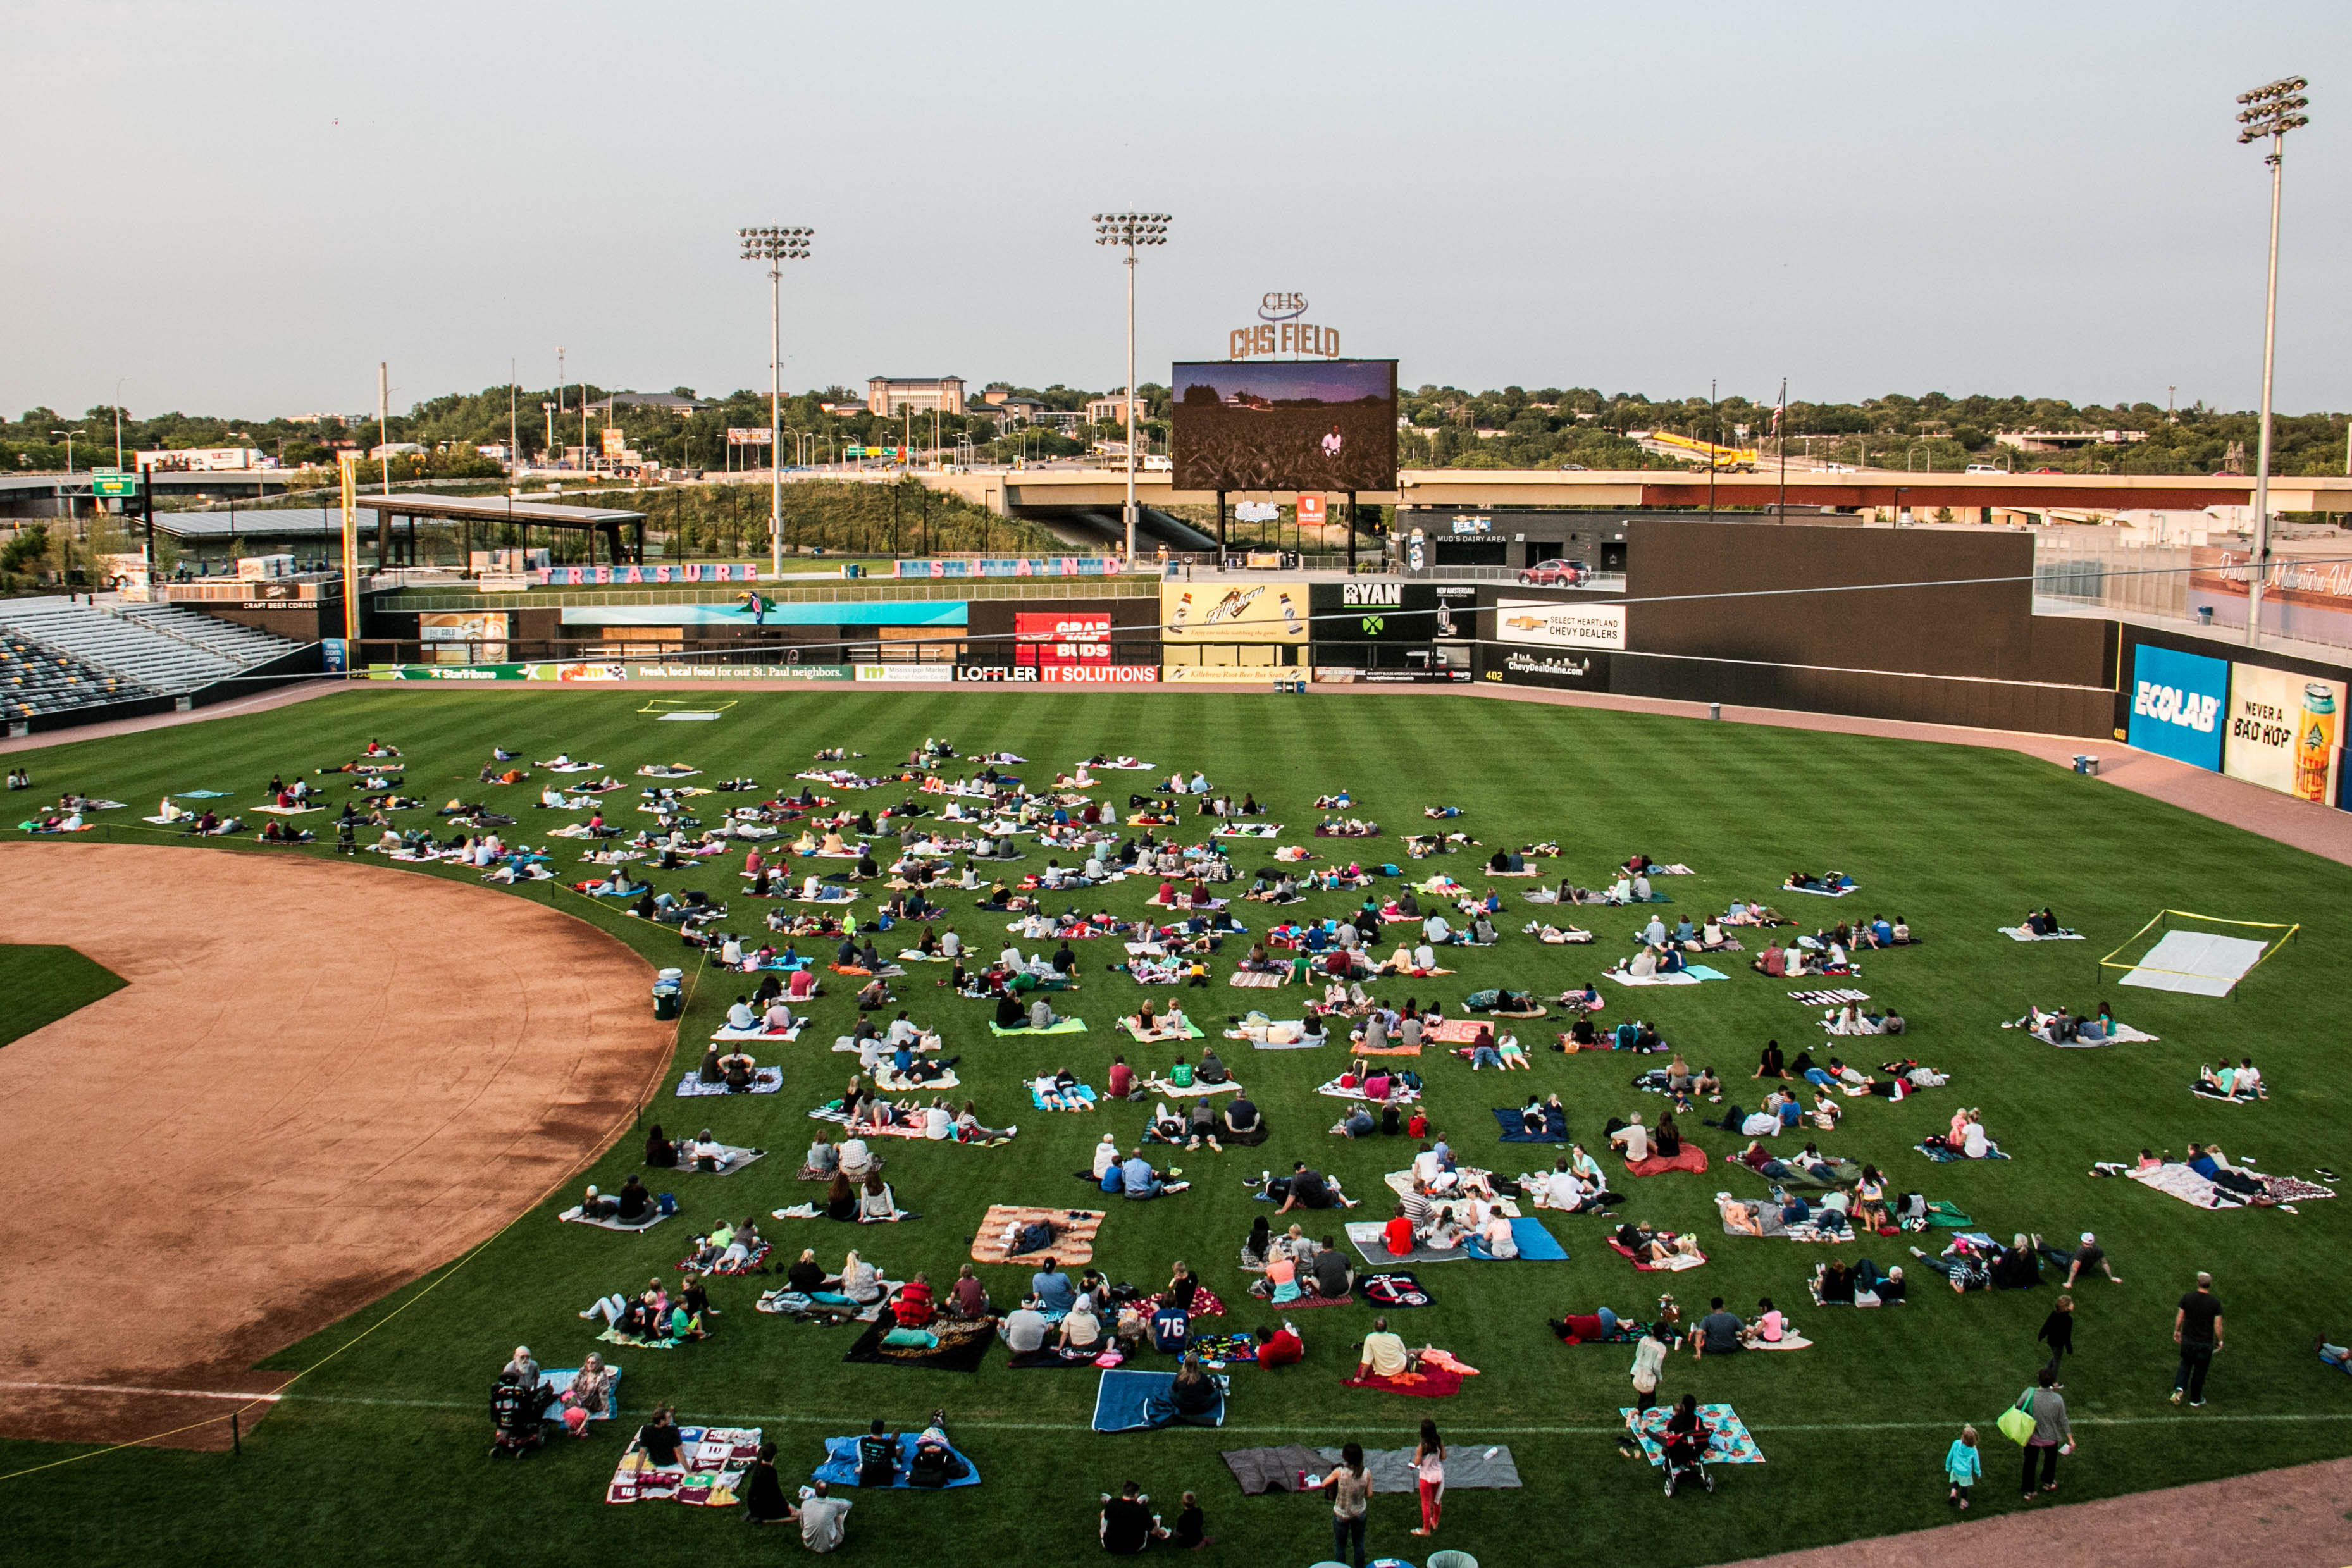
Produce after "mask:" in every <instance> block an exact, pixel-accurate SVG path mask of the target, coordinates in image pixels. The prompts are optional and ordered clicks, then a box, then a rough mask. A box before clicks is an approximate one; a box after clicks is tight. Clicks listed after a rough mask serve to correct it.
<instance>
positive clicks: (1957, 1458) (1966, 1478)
mask: <svg viewBox="0 0 2352 1568" xmlns="http://www.w3.org/2000/svg"><path fill="white" fill-rule="evenodd" d="M1983 1473H1984V1461H1983V1459H1982V1458H1981V1457H1980V1456H1979V1454H1978V1453H1977V1429H1976V1428H1975V1427H1961V1428H1960V1435H1959V1436H1958V1437H1957V1438H1955V1439H1953V1442H1952V1447H1951V1449H1950V1451H1949V1452H1948V1453H1947V1454H1945V1456H1944V1479H1947V1480H1948V1481H1949V1482H1950V1483H1951V1487H1952V1495H1951V1498H1950V1499H1949V1500H1950V1502H1951V1505H1952V1506H1953V1507H1954V1508H1962V1509H1964V1508H1966V1507H1968V1506H1969V1487H1970V1486H1972V1485H1974V1484H1975V1482H1976V1479H1977V1478H1978V1477H1979V1475H1981V1474H1983Z"/></svg>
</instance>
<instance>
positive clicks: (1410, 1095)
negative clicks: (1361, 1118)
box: [1315, 1078, 1421, 1105]
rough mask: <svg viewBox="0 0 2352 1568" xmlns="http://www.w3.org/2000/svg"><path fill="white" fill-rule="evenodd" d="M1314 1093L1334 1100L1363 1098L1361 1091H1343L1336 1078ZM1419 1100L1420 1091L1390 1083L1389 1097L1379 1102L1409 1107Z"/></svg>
mask: <svg viewBox="0 0 2352 1568" xmlns="http://www.w3.org/2000/svg"><path fill="white" fill-rule="evenodd" d="M1315 1092H1317V1093H1318V1094H1328V1095H1329V1096H1330V1097H1331V1098H1332V1099H1334V1100H1361V1099H1363V1098H1364V1092H1363V1090H1362V1089H1360V1088H1352V1089H1343V1088H1341V1087H1340V1086H1339V1079H1337V1078H1334V1079H1333V1080H1331V1082H1328V1083H1325V1084H1321V1085H1319V1086H1318V1087H1317V1089H1316V1091H1315ZM1420 1098H1421V1091H1420V1090H1418V1089H1408V1088H1406V1087H1404V1086H1403V1085H1402V1084H1401V1083H1395V1082H1391V1084H1390V1085H1389V1097H1388V1098H1387V1099H1386V1100H1384V1101H1382V1102H1381V1103H1382V1104H1387V1105H1410V1104H1412V1103H1413V1102H1414V1101H1416V1100H1418V1099H1420Z"/></svg>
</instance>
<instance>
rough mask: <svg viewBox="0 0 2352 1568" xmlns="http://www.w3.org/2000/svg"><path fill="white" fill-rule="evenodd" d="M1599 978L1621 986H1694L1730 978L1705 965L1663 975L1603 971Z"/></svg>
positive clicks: (1620, 970)
mask: <svg viewBox="0 0 2352 1568" xmlns="http://www.w3.org/2000/svg"><path fill="white" fill-rule="evenodd" d="M1601 978H1602V979H1604V980H1614V981H1616V982H1617V983H1618V984H1619V985H1621V986H1696V985H1697V984H1698V983H1699V982H1700V981H1702V980H1727V979H1729V978H1731V977H1730V976H1728V975H1727V974H1725V973H1724V972H1723V971H1722V970H1720V969H1710V968H1708V967H1706V965H1705V964H1692V965H1690V966H1688V967H1685V968H1682V969H1678V970H1675V972H1674V973H1672V974H1664V975H1628V974H1626V973H1625V972H1624V971H1622V969H1604V970H1602V971H1601Z"/></svg>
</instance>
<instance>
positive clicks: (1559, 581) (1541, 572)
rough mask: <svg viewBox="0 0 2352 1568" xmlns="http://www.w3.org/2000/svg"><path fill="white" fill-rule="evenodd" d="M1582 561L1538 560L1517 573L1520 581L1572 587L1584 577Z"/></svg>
mask: <svg viewBox="0 0 2352 1568" xmlns="http://www.w3.org/2000/svg"><path fill="white" fill-rule="evenodd" d="M1585 575H1586V573H1585V570H1584V563H1583V562H1581V561H1574V560H1539V561H1538V562H1536V563H1535V565H1533V566H1531V567H1529V568H1528V569H1527V570H1525V571H1522V572H1521V573H1519V580H1520V581H1521V582H1532V583H1539V584H1544V585H1547V586H1560V587H1572V586H1574V585H1575V584H1577V583H1579V582H1581V581H1583V580H1584V578H1585Z"/></svg>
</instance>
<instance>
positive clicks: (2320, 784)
mask: <svg viewBox="0 0 2352 1568" xmlns="http://www.w3.org/2000/svg"><path fill="white" fill-rule="evenodd" d="M2344 697H2345V687H2344V683H2343V682H2341V681H2326V680H2320V679H2317V678H2316V677H2314V676H2310V675H2298V674H2294V673H2292V672H2291V671H2287V670H2273V669H2270V668H2268V667H2266V666H2264V665H2261V664H2232V665H2231V666H2230V706H2229V733H2228V735H2227V736H2226V737H2225V738H2224V740H2223V742H2222V747H2221V771H2222V772H2224V773H2226V774H2228V775H2229V776H2230V777H2231V778H2232V779H2244V780H2245V781H2246V782H2247V783H2249V784H2260V785H2261V786H2263V788H2264V789H2276V790H2277V791H2279V792H2280V793H2281V794H2283V795H2292V796H2294V797H2295V798H2296V799H2297V800H2317V801H2321V802H2324V803H2326V804H2328V805H2333V804H2335V803H2336V785H2337V782H2338V779H2337V775H2338V773H2339V772H2340V770H2341V768H2342V761H2343V756H2344V727H2343V726H2344Z"/></svg>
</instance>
